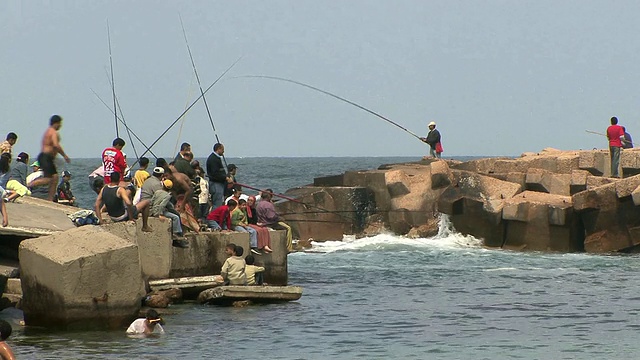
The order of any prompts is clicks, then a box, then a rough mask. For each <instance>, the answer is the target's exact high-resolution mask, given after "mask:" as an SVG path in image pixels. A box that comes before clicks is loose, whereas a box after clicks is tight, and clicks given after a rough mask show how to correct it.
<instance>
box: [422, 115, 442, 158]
mask: <svg viewBox="0 0 640 360" xmlns="http://www.w3.org/2000/svg"><path fill="white" fill-rule="evenodd" d="M420 140H422V141H424V142H426V143H427V144H429V147H431V149H430V150H429V152H430V154H431V156H432V157H434V158H438V159H439V158H440V154H441V153H442V151H438V150H437V145H438V144H439V143H440V132H439V131H438V130H436V123H435V121H432V122H430V123H429V133H428V134H427V137H426V138H424V137H422V138H420Z"/></svg>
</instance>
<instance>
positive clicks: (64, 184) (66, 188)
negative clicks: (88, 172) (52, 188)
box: [53, 170, 76, 206]
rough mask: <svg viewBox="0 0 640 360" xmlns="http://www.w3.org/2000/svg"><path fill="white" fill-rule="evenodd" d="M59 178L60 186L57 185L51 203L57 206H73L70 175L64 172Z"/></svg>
mask: <svg viewBox="0 0 640 360" xmlns="http://www.w3.org/2000/svg"><path fill="white" fill-rule="evenodd" d="M60 177H61V178H62V181H60V185H58V190H57V191H56V196H55V197H54V198H53V201H55V202H57V203H59V204H65V205H71V206H75V204H76V197H75V196H73V193H72V192H71V182H70V181H71V173H70V172H69V171H67V170H64V171H63V172H62V174H60Z"/></svg>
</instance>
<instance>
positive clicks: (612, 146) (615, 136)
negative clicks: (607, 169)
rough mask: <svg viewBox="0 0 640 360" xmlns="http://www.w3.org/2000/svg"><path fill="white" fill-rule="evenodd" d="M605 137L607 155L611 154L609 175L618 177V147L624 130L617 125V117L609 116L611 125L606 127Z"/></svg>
mask: <svg viewBox="0 0 640 360" xmlns="http://www.w3.org/2000/svg"><path fill="white" fill-rule="evenodd" d="M607 139H609V155H610V156H611V177H614V178H619V177H620V174H619V172H618V168H619V167H620V149H621V148H622V140H621V139H624V130H622V126H620V125H618V118H617V117H615V116H614V117H612V118H611V126H609V127H608V128H607Z"/></svg>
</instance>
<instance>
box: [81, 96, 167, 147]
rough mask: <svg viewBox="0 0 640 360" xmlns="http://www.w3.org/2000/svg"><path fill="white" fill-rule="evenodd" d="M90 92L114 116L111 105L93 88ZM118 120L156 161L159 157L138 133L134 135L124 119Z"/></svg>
mask: <svg viewBox="0 0 640 360" xmlns="http://www.w3.org/2000/svg"><path fill="white" fill-rule="evenodd" d="M89 90H91V92H93V95H95V96H96V97H97V98H98V100H100V102H102V105H104V106H105V107H106V108H107V109H108V110H109V111H110V112H111V113H112V114H114V111H113V110H112V109H111V108H110V107H109V105H107V103H106V102H105V101H104V100H103V99H102V98H101V97H100V95H98V93H96V92H95V91H94V90H93V89H91V88H89ZM116 119H118V121H120V122H121V123H122V125H124V127H125V128H127V130H128V131H130V132H131V134H132V135H133V137H135V138H136V139H137V140H138V141H139V142H140V144H142V146H144V147H145V148H146V149H147V151H149V153H151V155H152V156H153V157H155V158H156V159H157V158H158V157H157V156H156V154H154V153H153V151H151V149H149V147H147V145H145V143H144V142H143V141H142V140H141V139H140V138H139V137H138V135H136V133H134V132H133V130H131V129H130V128H129V127H128V126H127V124H126V123H125V122H124V121H122V119H120V118H119V117H118V116H117V115H116Z"/></svg>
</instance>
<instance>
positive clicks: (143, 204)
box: [136, 166, 164, 232]
mask: <svg viewBox="0 0 640 360" xmlns="http://www.w3.org/2000/svg"><path fill="white" fill-rule="evenodd" d="M163 176H164V168H162V167H160V166H156V167H155V168H153V173H152V175H151V176H150V177H149V178H148V179H147V180H145V182H144V184H143V185H142V188H141V189H140V201H139V202H138V203H137V204H136V207H137V208H138V209H140V212H141V213H142V231H145V232H150V231H152V230H153V229H151V226H149V207H150V205H151V199H152V198H153V194H155V192H156V191H158V190H162V177H163Z"/></svg>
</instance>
